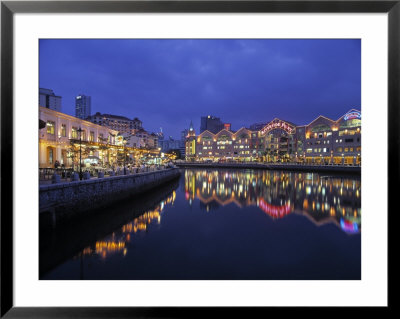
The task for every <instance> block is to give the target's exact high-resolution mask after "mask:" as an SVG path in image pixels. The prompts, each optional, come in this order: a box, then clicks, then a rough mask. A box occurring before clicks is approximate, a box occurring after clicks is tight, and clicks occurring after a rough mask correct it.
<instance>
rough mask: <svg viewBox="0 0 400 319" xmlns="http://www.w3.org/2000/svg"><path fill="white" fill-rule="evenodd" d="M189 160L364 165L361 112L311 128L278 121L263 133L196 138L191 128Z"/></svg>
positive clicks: (243, 131)
mask: <svg viewBox="0 0 400 319" xmlns="http://www.w3.org/2000/svg"><path fill="white" fill-rule="evenodd" d="M191 127H192V124H191ZM253 127H256V126H253ZM186 160H190V161H259V162H269V163H270V162H296V163H297V162H299V163H308V164H345V165H360V164H361V112H360V111H359V110H356V109H351V110H350V111H348V112H347V113H346V114H344V115H343V116H341V117H340V118H339V119H337V120H332V119H329V118H327V117H325V116H322V115H320V116H319V117H318V118H316V119H315V120H313V121H312V122H311V123H309V124H307V125H296V124H294V123H291V122H289V121H284V120H281V119H277V118H275V119H273V120H272V121H271V122H269V123H267V124H265V125H264V126H263V127H262V128H261V129H259V130H250V129H247V128H244V127H242V128H241V129H240V130H238V131H236V132H234V131H231V130H227V129H225V128H222V129H221V130H220V131H218V132H217V133H213V132H211V131H209V130H205V131H204V132H201V133H200V134H199V135H197V136H196V134H195V132H194V130H193V129H192V130H190V129H189V133H188V135H187V137H186Z"/></svg>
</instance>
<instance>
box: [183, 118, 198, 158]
mask: <svg viewBox="0 0 400 319" xmlns="http://www.w3.org/2000/svg"><path fill="white" fill-rule="evenodd" d="M185 159H186V160H187V161H194V160H195V159H196V132H195V130H194V128H193V123H192V121H190V127H189V131H188V134H187V136H186V141H185Z"/></svg>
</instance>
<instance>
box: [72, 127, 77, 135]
mask: <svg viewBox="0 0 400 319" xmlns="http://www.w3.org/2000/svg"><path fill="white" fill-rule="evenodd" d="M71 137H72V138H78V129H77V128H76V127H73V128H72V130H71Z"/></svg>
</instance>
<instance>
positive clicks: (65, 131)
mask: <svg viewBox="0 0 400 319" xmlns="http://www.w3.org/2000/svg"><path fill="white" fill-rule="evenodd" d="M61 136H63V137H66V136H67V126H66V125H65V124H61Z"/></svg>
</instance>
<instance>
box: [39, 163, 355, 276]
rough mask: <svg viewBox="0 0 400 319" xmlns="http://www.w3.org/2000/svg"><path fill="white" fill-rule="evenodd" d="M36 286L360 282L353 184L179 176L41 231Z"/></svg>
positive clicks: (211, 173) (318, 178)
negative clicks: (58, 282) (40, 282)
mask: <svg viewBox="0 0 400 319" xmlns="http://www.w3.org/2000/svg"><path fill="white" fill-rule="evenodd" d="M39 260H40V279H112V280H117V279H145V280H152V279H155V280H158V279H171V280H176V279H187V280H190V279H210V280H218V279H256V280H262V279H276V280H284V279H305V280H308V279H361V180H360V178H359V177H358V178H357V177H349V176H344V177H342V176H325V175H323V174H322V175H321V174H316V173H293V172H280V171H262V170H231V169H230V170H223V169H186V170H182V175H181V177H180V179H179V181H178V180H177V181H175V182H171V183H170V184H169V185H166V186H163V188H161V189H159V190H157V191H154V192H152V193H151V194H147V195H143V196H141V197H140V198H134V199H132V200H129V201H126V202H123V203H119V204H118V205H115V206H113V207H112V208H109V209H107V210H105V211H102V212H100V213H98V214H96V215H95V216H90V217H88V218H86V219H82V220H80V221H76V222H73V223H71V224H69V225H66V226H63V227H59V228H58V229H55V230H54V231H49V232H41V237H40V258H39Z"/></svg>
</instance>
